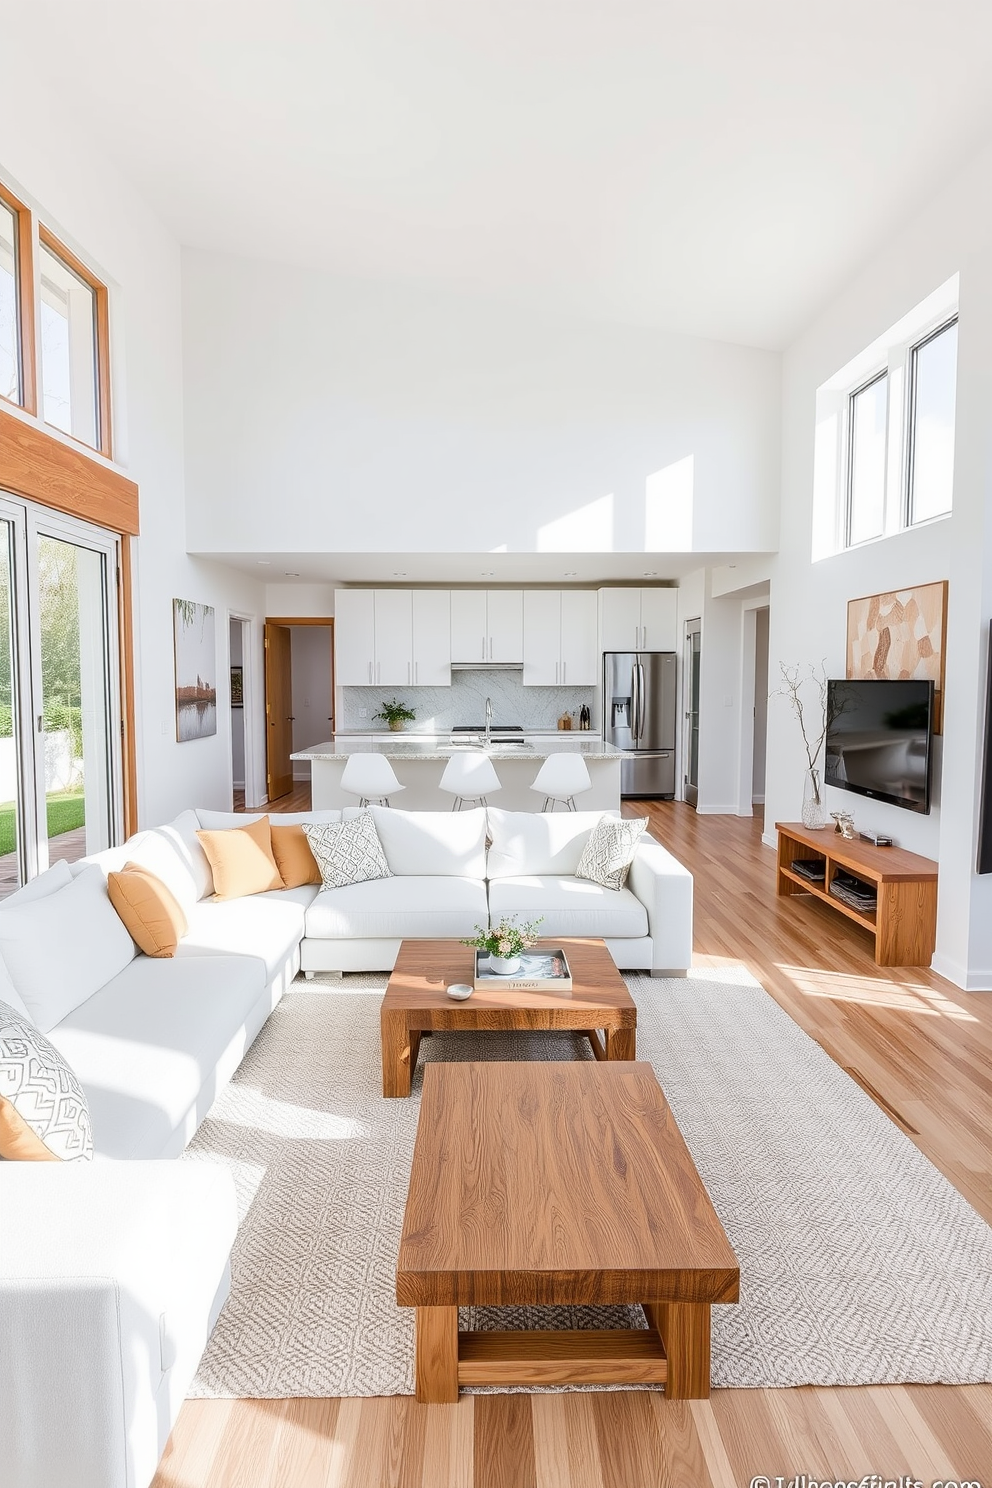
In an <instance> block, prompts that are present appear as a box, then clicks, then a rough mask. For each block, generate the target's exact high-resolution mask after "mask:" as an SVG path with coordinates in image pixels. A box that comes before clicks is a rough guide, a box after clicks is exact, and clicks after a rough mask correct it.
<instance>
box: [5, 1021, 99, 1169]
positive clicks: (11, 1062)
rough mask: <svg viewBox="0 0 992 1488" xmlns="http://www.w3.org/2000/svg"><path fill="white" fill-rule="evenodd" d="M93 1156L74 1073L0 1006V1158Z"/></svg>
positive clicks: (83, 1098)
mask: <svg viewBox="0 0 992 1488" xmlns="http://www.w3.org/2000/svg"><path fill="white" fill-rule="evenodd" d="M92 1156H93V1134H92V1132H91V1130H90V1113H89V1107H88V1106H87V1104H86V1096H85V1095H84V1094H83V1088H82V1086H81V1085H80V1083H79V1081H78V1079H77V1078H76V1075H75V1073H74V1072H73V1071H72V1070H71V1069H70V1068H69V1066H68V1065H67V1064H66V1062H65V1060H64V1059H63V1058H62V1055H61V1054H60V1053H59V1051H58V1050H57V1049H56V1048H55V1046H54V1044H50V1043H49V1042H48V1039H47V1038H45V1035H44V1034H43V1033H40V1032H39V1030H38V1029H37V1028H35V1026H34V1024H33V1023H32V1022H31V1021H30V1020H29V1019H27V1018H25V1017H24V1016H23V1015H22V1014H21V1013H17V1012H15V1011H14V1009H13V1008H12V1007H11V1006H10V1005H9V1004H8V1003H6V1002H0V1158H8V1159H12V1160H17V1161H28V1162H31V1161H33V1162H75V1161H76V1160H78V1159H80V1158H82V1159H89V1158H92Z"/></svg>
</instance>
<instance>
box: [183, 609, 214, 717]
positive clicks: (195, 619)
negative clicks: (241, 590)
mask: <svg viewBox="0 0 992 1488" xmlns="http://www.w3.org/2000/svg"><path fill="white" fill-rule="evenodd" d="M172 627H173V636H174V640H175V649H176V739H177V741H178V742H179V743H180V744H187V743H189V742H190V740H192V739H207V738H209V737H210V735H211V734H215V733H216V732H217V640H216V634H215V625H214V610H213V605H202V604H197V603H196V602H195V601H194V600H192V599H174V600H173V601H172Z"/></svg>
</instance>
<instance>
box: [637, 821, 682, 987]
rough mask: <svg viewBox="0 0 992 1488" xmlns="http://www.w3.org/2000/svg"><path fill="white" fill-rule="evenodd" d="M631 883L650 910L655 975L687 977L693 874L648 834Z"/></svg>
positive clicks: (644, 839)
mask: <svg viewBox="0 0 992 1488" xmlns="http://www.w3.org/2000/svg"><path fill="white" fill-rule="evenodd" d="M627 886H628V888H629V889H630V891H631V893H633V894H634V895H636V897H637V898H638V899H639V900H640V901H641V903H642V904H643V905H644V908H645V909H646V910H647V913H648V933H649V934H650V936H651V940H652V942H653V948H652V952H651V975H652V976H685V974H686V972H687V971H688V969H689V967H690V966H691V965H692V874H691V873H690V872H689V870H688V868H686V867H685V866H684V865H683V864H682V863H680V862H679V860H678V859H677V858H673V857H672V855H671V853H670V852H669V851H668V849H667V848H664V847H662V845H661V843H660V842H656V841H655V840H654V838H653V837H644V838H642V840H641V841H640V843H639V844H638V847H637V852H636V853H635V855H634V861H633V863H632V864H631V866H630V876H629V878H628V879H627Z"/></svg>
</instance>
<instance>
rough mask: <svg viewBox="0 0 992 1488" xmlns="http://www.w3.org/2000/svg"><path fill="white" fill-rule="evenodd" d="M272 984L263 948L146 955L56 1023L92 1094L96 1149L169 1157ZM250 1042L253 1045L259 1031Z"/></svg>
mask: <svg viewBox="0 0 992 1488" xmlns="http://www.w3.org/2000/svg"><path fill="white" fill-rule="evenodd" d="M264 988H265V971H264V967H263V963H262V961H261V959H260V958H256V957H255V956H237V957H235V956H199V957H192V956H191V957H190V958H189V959H188V960H185V961H180V960H178V959H176V960H169V961H160V960H155V959H154V958H153V957H150V956H139V957H138V958H137V959H136V960H134V961H132V962H131V965H130V966H128V967H126V968H125V970H124V971H122V972H121V973H120V975H119V976H116V977H114V978H113V980H112V981H109V982H108V983H107V985H106V986H105V987H102V988H101V990H100V991H99V992H97V993H95V994H94V996H93V997H91V998H90V999H89V1000H88V1001H87V1002H84V1003H83V1004H82V1005H81V1006H80V1007H77V1008H75V1009H74V1010H73V1011H72V1012H71V1013H70V1014H69V1015H68V1017H67V1018H65V1019H63V1021H62V1022H61V1023H60V1024H59V1026H58V1027H57V1028H54V1029H52V1032H51V1033H50V1035H49V1038H50V1039H51V1042H52V1043H53V1044H54V1045H55V1047H56V1048H57V1049H58V1050H59V1052H60V1053H61V1054H62V1055H63V1056H64V1058H65V1059H66V1060H67V1061H68V1062H69V1064H70V1065H71V1066H72V1068H73V1069H74V1070H75V1072H76V1074H77V1075H78V1076H79V1080H80V1083H81V1085H82V1087H83V1089H84V1090H85V1092H86V1098H87V1100H88V1101H89V1107H90V1121H91V1123H92V1127H93V1147H94V1151H95V1152H96V1153H97V1154H98V1155H102V1156H104V1157H160V1156H161V1155H162V1154H163V1153H165V1152H166V1151H168V1150H170V1139H171V1138H172V1135H173V1133H174V1132H175V1131H176V1129H177V1127H179V1126H180V1125H181V1124H182V1123H183V1121H184V1120H185V1118H186V1116H187V1113H188V1112H189V1110H190V1109H191V1107H193V1106H194V1105H195V1104H196V1102H197V1100H198V1098H199V1097H200V1096H201V1091H202V1090H203V1086H204V1082H205V1081H206V1080H208V1079H209V1077H210V1076H212V1075H213V1073H214V1071H215V1069H216V1067H217V1065H218V1063H219V1062H220V1061H221V1059H222V1056H223V1055H224V1053H225V1051H226V1050H227V1049H228V1048H229V1046H230V1045H231V1043H232V1041H235V1040H237V1039H238V1038H239V1034H240V1032H241V1030H243V1029H244V1027H245V1024H246V1020H247V1019H248V1017H249V1014H250V1013H251V1011H252V1010H253V1009H254V1007H255V1005H256V1004H257V1002H258V1000H259V998H260V997H261V996H262V993H263V991H264ZM251 1032H252V1034H253V1033H254V1029H252V1031H251ZM241 1042H242V1044H243V1048H244V1047H247V1045H248V1043H249V1042H250V1036H249V1035H246V1036H244V1037H243V1038H242V1039H241ZM243 1048H242V1049H241V1050H240V1052H243ZM239 1057H240V1053H239ZM236 1063H237V1059H236V1060H235V1064H236ZM228 1073H230V1071H228ZM218 1088H219V1087H218ZM210 1093H212V1094H216V1090H214V1091H213V1092H210ZM190 1135H192V1133H190ZM184 1145H185V1144H184Z"/></svg>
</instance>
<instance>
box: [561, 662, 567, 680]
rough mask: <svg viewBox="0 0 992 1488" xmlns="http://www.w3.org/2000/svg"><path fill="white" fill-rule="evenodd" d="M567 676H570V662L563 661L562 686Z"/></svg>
mask: <svg viewBox="0 0 992 1488" xmlns="http://www.w3.org/2000/svg"><path fill="white" fill-rule="evenodd" d="M567 676H568V662H567V661H563V662H562V664H561V680H562V685H563V686H564V684H565V679H566V678H567Z"/></svg>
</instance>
